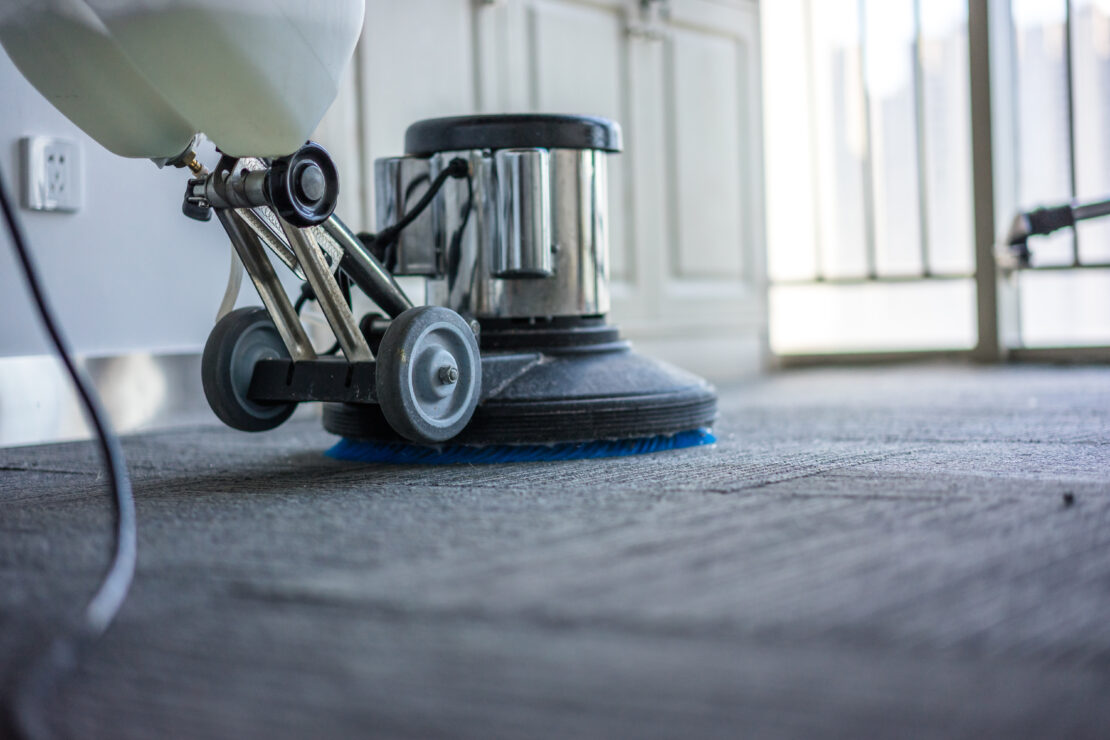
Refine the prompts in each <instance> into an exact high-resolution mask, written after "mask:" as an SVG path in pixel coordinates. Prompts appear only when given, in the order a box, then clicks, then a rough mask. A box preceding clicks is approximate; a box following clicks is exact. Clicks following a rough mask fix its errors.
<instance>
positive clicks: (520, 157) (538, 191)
mask: <svg viewBox="0 0 1110 740" xmlns="http://www.w3.org/2000/svg"><path fill="white" fill-rule="evenodd" d="M549 156H550V155H549V154H548V152H547V150H545V149H501V150H499V151H497V152H495V153H494V169H495V172H496V178H497V222H498V223H497V232H498V239H497V246H496V248H494V249H493V254H492V255H491V259H492V265H491V268H490V271H491V272H492V273H493V275H494V277H499V278H546V277H551V275H552V274H554V271H555V266H554V258H553V256H552V253H551V184H550V174H549V169H550V168H549V164H548V160H549Z"/></svg>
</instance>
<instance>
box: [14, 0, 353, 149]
mask: <svg viewBox="0 0 1110 740" xmlns="http://www.w3.org/2000/svg"><path fill="white" fill-rule="evenodd" d="M364 3H365V0H0V44H2V45H3V46H4V48H5V50H7V52H8V55H9V56H10V57H11V58H12V61H13V62H14V63H15V64H16V66H17V67H18V68H19V70H20V71H21V72H22V73H23V75H24V76H25V77H26V78H27V79H28V80H29V81H30V82H31V84H33V85H34V86H35V87H36V88H37V89H38V90H39V92H41V93H42V94H43V95H45V96H46V98H47V99H48V100H49V101H50V102H51V103H53V104H54V106H55V107H57V108H58V109H59V110H60V111H61V112H62V113H64V114H65V115H66V116H67V117H68V118H69V119H70V120H72V121H73V122H74V123H75V124H77V125H78V126H80V127H81V128H82V129H83V130H84V131H85V132H86V133H87V134H89V136H91V137H93V138H94V139H96V140H97V141H99V142H100V143H101V144H103V145H104V146H105V147H106V148H108V149H109V150H110V151H112V152H114V153H116V154H119V155H122V156H125V157H151V158H159V157H172V156H175V155H177V154H179V153H181V151H182V150H183V149H184V148H185V147H186V145H187V144H188V143H189V140H190V139H191V138H192V136H193V135H194V134H195V133H204V134H205V135H206V136H208V138H210V139H211V140H212V141H214V142H215V143H216V145H217V146H218V147H220V149H221V150H223V151H224V152H225V153H227V154H230V155H233V156H280V155H284V154H289V153H291V152H293V151H295V150H296V149H297V148H298V147H300V146H301V145H302V144H304V142H305V140H306V139H307V138H308V136H309V134H311V132H312V131H313V129H315V128H316V125H317V124H318V123H319V122H320V119H321V118H322V117H323V115H324V113H325V112H326V111H327V109H328V106H330V105H331V103H332V101H333V100H334V99H335V96H336V93H337V92H338V87H339V78H340V76H341V75H342V73H343V70H344V68H345V67H346V65H347V63H348V62H349V61H350V58H351V54H352V52H353V51H354V47H355V43H356V42H357V41H358V37H359V33H360V31H361V30H362V17H363V12H364V10H365V7H364Z"/></svg>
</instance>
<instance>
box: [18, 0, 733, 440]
mask: <svg viewBox="0 0 1110 740" xmlns="http://www.w3.org/2000/svg"><path fill="white" fill-rule="evenodd" d="M363 12H364V7H363V0H243V1H242V2H236V3H225V2H223V1H222V0H49V1H48V2H42V1H40V0H0V43H3V45H4V47H5V49H6V50H7V51H8V54H9V55H10V56H11V58H12V59H13V61H14V62H15V63H16V65H17V66H18V67H19V68H20V70H21V71H22V72H23V74H24V75H25V76H26V77H27V78H28V80H30V82H31V83H32V84H33V85H35V87H36V88H38V90H39V91H40V92H42V93H43V94H44V95H45V96H46V97H47V98H48V99H49V100H50V101H51V102H52V103H53V104H54V105H55V106H56V107H57V108H58V109H59V110H61V111H62V112H63V113H64V114H65V115H66V116H68V117H69V118H70V119H71V120H73V121H74V123H76V124H77V125H78V126H80V127H81V128H82V129H83V130H84V131H86V132H87V133H88V134H89V135H90V136H92V137H93V138H94V139H96V140H97V141H99V142H100V143H101V144H103V145H104V146H105V147H107V148H108V149H109V150H111V151H113V152H115V153H116V154H120V155H122V156H127V157H146V158H151V159H153V160H155V162H156V163H158V164H159V165H172V166H176V167H180V168H183V169H184V170H186V171H187V173H188V178H187V184H186V189H185V196H184V199H183V211H184V213H185V215H187V216H189V217H192V218H195V219H199V220H209V219H211V218H212V216H213V215H214V216H215V218H216V220H218V222H219V223H220V225H221V226H222V227H223V229H224V230H225V231H226V232H227V235H228V237H229V238H230V240H231V243H232V245H233V246H234V249H235V252H236V254H237V255H238V258H239V259H240V261H241V262H242V265H243V267H244V268H245V271H246V273H247V275H248V276H249V277H250V279H251V281H252V282H253V284H254V286H255V288H256V289H257V291H258V295H259V298H260V300H261V303H262V307H258V308H240V309H236V310H232V311H227V312H224V313H223V315H222V317H221V318H220V319H219V320H218V322H217V324H216V326H215V327H214V328H213V330H212V332H211V334H210V336H209V338H208V342H207V344H206V346H205V350H204V356H203V363H202V373H203V376H202V380H203V385H204V391H205V394H206V396H207V398H208V401H209V404H210V405H211V407H212V409H213V411H215V413H216V415H217V416H218V417H219V418H220V419H221V420H222V421H223V422H224V423H226V424H227V425H229V426H231V427H234V428H236V429H241V430H244V431H261V430H266V429H272V428H274V427H276V426H278V425H279V424H281V423H282V422H283V421H285V420H286V419H287V418H288V417H289V416H290V414H292V412H293V410H294V408H295V407H296V406H297V404H298V403H301V402H307V401H322V402H325V406H324V415H323V423H324V426H325V427H326V428H327V429H328V430H329V431H331V432H333V433H335V434H338V435H341V436H343V437H345V438H347V439H348V440H352V442H349V444H354V445H356V446H358V447H357V448H356V451H354V452H350V450H348V451H349V453H350V454H348V455H347V456H349V457H359V458H360V459H386V457H383V456H377V457H375V455H374V454H373V452H372V451H373V450H386V449H387V450H390V451H392V452H391V453H390V454H394V456H395V453H396V451H397V450H399V449H403V448H409V449H410V450H411V449H424V448H428V449H435V450H442V449H443V445H444V444H445V443H450V444H452V445H459V446H467V447H473V448H477V447H488V446H498V447H502V448H505V449H510V450H511V449H525V448H529V449H536V448H542V449H551V450H554V449H555V447H557V446H562V448H563V449H564V450H565V449H571V450H578V451H580V452H581V453H582V455H579V456H584V455H590V456H592V455H605V454H626V453H627V452H640V451H649V450H653V449H661V448H666V447H678V446H686V445H690V444H701V443H704V442H705V441H708V440H711V439H712V437H711V436H710V435H709V434H708V427H709V426H710V425H711V424H712V422H713V420H714V418H715V415H716V395H715V393H714V391H713V389H712V388H711V387H710V386H709V385H708V384H707V383H705V381H703V380H701V379H700V378H698V377H696V376H693V375H691V374H689V373H686V372H684V371H681V370H679V369H677V368H674V367H672V366H670V365H668V364H665V363H662V362H659V361H656V360H653V359H649V358H646V357H643V356H641V355H639V354H637V353H635V352H633V351H632V350H631V349H630V347H629V345H628V343H627V342H625V341H623V340H622V339H621V338H620V335H619V333H618V331H617V329H616V328H615V327H614V326H613V325H611V324H609V323H608V322H607V320H606V315H607V314H608V312H609V309H610V303H609V272H608V213H607V191H606V167H607V160H608V159H609V157H610V156H611V155H613V154H616V153H618V152H620V150H621V132H620V129H619V127H618V126H617V124H615V123H613V122H611V121H608V120H605V119H601V118H594V117H587V116H570V115H540V114H516V115H479V116H461V117H453V118H439V119H432V120H425V121H420V122H417V123H414V124H413V125H412V126H410V127H409V129H408V131H407V132H406V134H405V141H404V156H398V157H390V158H385V159H379V160H377V161H376V162H375V166H374V177H375V191H376V218H377V231H376V233H374V234H356V233H354V232H352V231H351V230H350V229H349V228H347V227H346V226H345V225H344V224H343V222H342V221H341V220H340V218H339V217H338V216H337V215H335V213H334V212H333V211H334V209H335V203H336V199H337V196H338V192H339V179H338V175H337V170H336V167H335V164H334V163H333V161H332V160H331V158H330V156H329V155H328V153H327V152H326V151H325V150H324V148H323V147H321V146H320V145H318V144H316V143H313V142H307V143H306V139H307V137H308V135H309V133H310V132H311V131H312V130H313V129H314V128H315V126H316V125H317V123H318V122H319V120H320V118H321V117H322V116H323V114H324V112H325V111H326V109H327V107H328V106H329V105H330V104H331V101H332V100H333V99H334V97H335V94H336V91H337V82H336V81H337V80H338V79H339V78H340V75H341V73H342V71H343V68H344V67H345V65H346V64H347V63H348V61H349V59H350V56H351V54H352V52H353V49H354V46H355V43H356V41H357V39H358V36H359V32H360V29H361V27H362V16H363ZM200 132H203V133H204V134H205V135H206V136H207V137H208V138H209V139H211V140H212V141H213V142H214V143H215V144H216V146H217V147H218V149H219V151H220V153H221V155H222V156H221V159H220V160H219V162H218V164H216V165H215V167H214V168H213V169H212V170H211V171H209V170H208V169H207V168H205V167H204V166H202V165H201V164H200V163H199V162H198V161H197V157H196V147H197V143H198V141H199V137H198V134H199V133H200ZM277 269H288V270H292V271H293V272H294V273H295V274H296V275H297V276H298V277H299V278H301V279H303V280H304V281H305V287H304V289H303V290H302V296H301V299H300V300H298V301H296V302H294V301H292V300H290V297H289V296H288V295H287V294H286V292H285V290H284V288H283V286H282V285H281V283H280V281H279V279H278V273H277ZM395 276H419V277H422V278H424V279H425V281H426V299H427V303H428V305H421V306H417V305H414V303H413V301H412V300H411V299H410V298H409V296H408V295H406V293H405V291H404V290H403V289H402V288H401V287H400V285H399V284H398V283H397V281H396V280H395ZM352 290H358V291H361V292H362V293H364V294H365V295H366V296H367V297H368V298H369V299H370V300H371V301H373V302H374V304H375V305H376V306H377V311H375V312H372V313H370V314H367V315H365V316H356V315H355V314H354V313H353V312H352V309H351V305H352V301H351V291H352ZM309 299H311V300H314V301H315V302H316V303H317V304H318V305H319V308H320V310H321V312H322V313H323V315H324V317H325V318H326V320H327V323H328V325H329V326H330V328H331V331H332V332H333V334H334V336H335V340H336V347H335V348H334V349H335V352H334V353H326V354H325V353H321V352H318V351H316V350H315V349H314V348H313V345H312V343H311V342H310V341H309V337H308V334H307V332H306V330H305V328H304V326H303V325H302V323H301V319H300V315H299V314H300V312H299V309H300V307H301V306H302V305H303V304H304V302H305V301H306V300H309ZM226 305H230V304H229V303H228V302H226V301H225V306H226ZM568 445H569V446H570V447H569V448H567V446H568ZM599 445H600V447H599ZM553 446H555V447H553ZM368 450H369V451H371V453H369V454H368V453H367V451H368ZM569 456H575V455H573V454H571V455H569ZM483 459H484V458H483ZM506 459H512V455H511V454H510V455H509V457H508V458H506ZM517 459H523V458H517Z"/></svg>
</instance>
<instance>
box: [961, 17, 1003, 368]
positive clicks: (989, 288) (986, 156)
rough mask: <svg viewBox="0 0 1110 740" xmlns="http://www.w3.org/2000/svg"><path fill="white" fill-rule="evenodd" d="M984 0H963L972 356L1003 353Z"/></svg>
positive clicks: (987, 23) (984, 358)
mask: <svg viewBox="0 0 1110 740" xmlns="http://www.w3.org/2000/svg"><path fill="white" fill-rule="evenodd" d="M988 3H989V0H968V14H967V22H968V28H967V31H968V33H967V37H968V66H969V68H970V88H971V182H972V194H973V202H974V204H975V219H974V220H975V299H976V308H977V311H976V314H977V317H978V328H979V339H978V341H977V343H976V345H975V349H974V350H973V356H974V357H975V358H976V359H978V360H981V361H984V362H998V361H999V360H1002V359H1003V358H1004V356H1005V350H1004V348H1003V347H1002V342H1001V337H1000V334H999V330H998V267H997V265H996V264H995V261H994V244H995V233H994V229H995V223H994V220H995V219H994V143H993V140H992V135H993V129H992V125H993V123H992V120H991V64H990V12H989V9H988Z"/></svg>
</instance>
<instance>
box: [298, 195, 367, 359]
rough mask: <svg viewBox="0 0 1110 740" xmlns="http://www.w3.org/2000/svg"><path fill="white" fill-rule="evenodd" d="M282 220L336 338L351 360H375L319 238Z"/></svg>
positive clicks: (317, 301)
mask: <svg viewBox="0 0 1110 740" xmlns="http://www.w3.org/2000/svg"><path fill="white" fill-rule="evenodd" d="M279 220H280V221H281V228H282V229H283V230H284V231H285V238H286V239H288V240H289V245H290V246H291V247H293V251H294V252H295V253H296V255H297V261H298V262H299V263H300V265H301V269H302V270H304V276H305V278H307V279H308V284H309V285H311V286H312V291H313V292H314V293H315V294H316V303H317V305H319V306H320V310H321V311H323V312H324V318H326V319H327V320H328V325H329V326H330V327H331V330H332V331H333V332H334V333H335V338H336V340H337V341H338V342H339V346H340V347H341V348H342V349H343V354H344V355H345V356H346V357H347V362H369V361H370V360H372V359H373V355H372V354H371V353H370V346H369V345H368V344H367V343H366V338H365V337H363V336H362V332H361V331H359V328H358V324H357V323H355V317H354V315H352V314H351V309H350V308H349V307H348V306H347V302H346V300H345V299H344V298H343V293H342V292H340V290H339V284H338V283H336V282H335V277H334V276H333V275H332V274H331V270H329V269H328V265H327V263H326V262H324V255H323V253H322V252H321V251H320V248H319V247H318V246H317V245H316V240H315V239H313V238H312V235H311V233H310V232H308V231H307V230H305V229H298V228H297V227H296V226H293V225H292V224H290V223H288V222H286V221H285V219H281V218H280V217H279Z"/></svg>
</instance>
